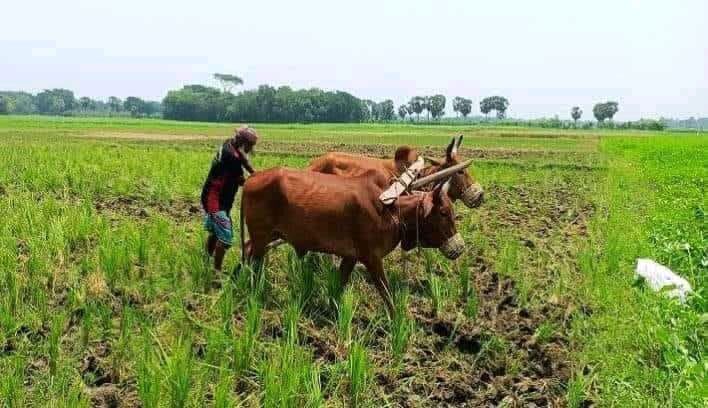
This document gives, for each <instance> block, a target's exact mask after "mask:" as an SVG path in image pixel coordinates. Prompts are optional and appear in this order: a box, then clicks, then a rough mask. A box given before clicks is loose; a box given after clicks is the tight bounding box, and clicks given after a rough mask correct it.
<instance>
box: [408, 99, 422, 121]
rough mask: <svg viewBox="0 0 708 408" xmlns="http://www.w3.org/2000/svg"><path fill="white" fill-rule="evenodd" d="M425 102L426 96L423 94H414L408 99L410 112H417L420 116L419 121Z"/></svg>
mask: <svg viewBox="0 0 708 408" xmlns="http://www.w3.org/2000/svg"><path fill="white" fill-rule="evenodd" d="M424 104H425V98H423V97H422V96H414V97H412V98H411V100H410V101H408V112H409V113H410V114H413V113H415V114H416V116H418V121H420V114H421V113H423V109H425V106H424Z"/></svg>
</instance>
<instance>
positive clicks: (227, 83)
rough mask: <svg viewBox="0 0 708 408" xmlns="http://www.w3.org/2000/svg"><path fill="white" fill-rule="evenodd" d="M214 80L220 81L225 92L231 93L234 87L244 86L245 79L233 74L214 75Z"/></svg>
mask: <svg viewBox="0 0 708 408" xmlns="http://www.w3.org/2000/svg"><path fill="white" fill-rule="evenodd" d="M214 79H216V80H217V81H219V83H220V84H221V89H222V90H223V92H225V93H226V92H231V89H233V87H234V86H239V85H243V79H241V78H240V77H238V76H236V75H232V74H219V73H216V74H214Z"/></svg>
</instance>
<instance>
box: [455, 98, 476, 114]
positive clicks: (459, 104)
mask: <svg viewBox="0 0 708 408" xmlns="http://www.w3.org/2000/svg"><path fill="white" fill-rule="evenodd" d="M452 109H453V110H454V111H455V112H457V113H458V115H459V114H462V116H463V117H465V118H466V117H467V115H469V114H470V112H472V100H470V99H467V98H463V97H461V96H456V97H455V99H453V100H452Z"/></svg>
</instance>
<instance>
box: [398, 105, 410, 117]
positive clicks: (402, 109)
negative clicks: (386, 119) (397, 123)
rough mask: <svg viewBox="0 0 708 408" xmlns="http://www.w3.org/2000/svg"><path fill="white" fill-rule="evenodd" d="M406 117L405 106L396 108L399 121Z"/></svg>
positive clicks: (406, 108) (406, 110)
mask: <svg viewBox="0 0 708 408" xmlns="http://www.w3.org/2000/svg"><path fill="white" fill-rule="evenodd" d="M406 115H408V107H407V106H406V105H401V106H399V107H398V116H399V117H400V118H401V120H405V119H406Z"/></svg>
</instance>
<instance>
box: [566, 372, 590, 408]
mask: <svg viewBox="0 0 708 408" xmlns="http://www.w3.org/2000/svg"><path fill="white" fill-rule="evenodd" d="M586 390H587V379H586V378H585V377H584V376H583V375H582V373H577V374H576V375H575V376H573V378H571V379H570V381H568V386H567V388H566V391H565V397H566V399H567V400H568V406H569V407H571V408H580V407H582V406H583V403H585V402H586V398H587V391H586Z"/></svg>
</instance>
